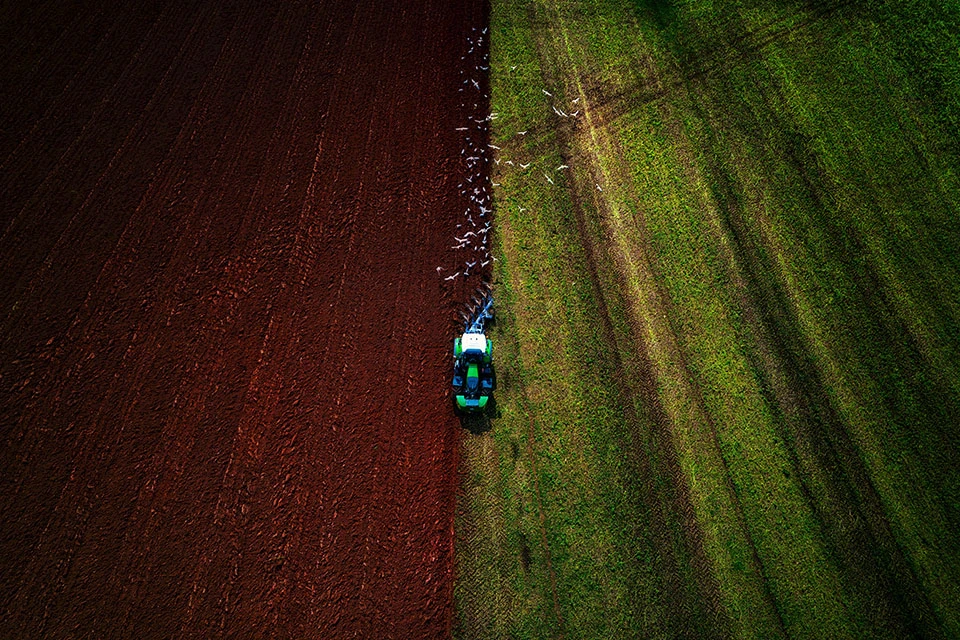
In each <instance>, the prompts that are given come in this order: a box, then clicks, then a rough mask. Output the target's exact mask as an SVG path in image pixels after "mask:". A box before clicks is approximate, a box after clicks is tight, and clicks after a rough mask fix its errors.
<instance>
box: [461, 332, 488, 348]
mask: <svg viewBox="0 0 960 640" xmlns="http://www.w3.org/2000/svg"><path fill="white" fill-rule="evenodd" d="M460 348H461V349H463V350H464V351H471V350H473V349H477V350H478V351H486V350H487V337H486V336H485V335H483V334H482V333H465V334H463V337H461V338H460Z"/></svg>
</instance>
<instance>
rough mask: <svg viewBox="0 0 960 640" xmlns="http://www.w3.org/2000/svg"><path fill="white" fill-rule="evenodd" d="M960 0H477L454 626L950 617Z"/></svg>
mask: <svg viewBox="0 0 960 640" xmlns="http://www.w3.org/2000/svg"><path fill="white" fill-rule="evenodd" d="M957 13H958V11H957V10H956V9H954V8H950V7H948V8H946V9H944V8H942V7H939V6H936V7H935V6H933V5H932V4H928V3H924V2H908V3H893V2H890V3H882V2H878V3H869V4H864V5H862V6H853V5H814V4H802V3H776V4H774V3H768V2H739V3H727V4H724V5H723V6H720V5H717V4H711V3H693V2H688V3H679V2H677V3H671V2H641V1H636V2H600V1H590V0H584V1H581V2H574V3H567V2H559V1H558V2H551V1H546V0H538V1H534V2H523V1H520V0H498V1H497V2H494V4H493V12H492V25H491V32H492V36H493V40H492V47H493V50H492V57H493V62H492V87H493V95H492V100H493V111H495V112H497V113H498V114H500V118H499V119H498V120H497V121H495V122H494V125H495V129H494V136H495V138H496V142H497V144H498V145H499V146H502V147H503V148H504V151H503V154H502V156H501V160H503V161H505V160H507V159H512V160H513V161H514V162H515V163H519V162H523V163H527V162H529V163H531V167H530V168H529V169H528V170H527V171H521V170H519V169H517V168H516V167H517V165H516V164H515V165H513V166H512V167H511V166H509V165H506V164H505V163H504V162H501V164H500V170H499V171H498V174H497V175H496V176H495V177H494V180H495V181H497V182H500V183H502V185H503V186H502V189H500V190H499V191H498V193H497V227H498V228H497V242H498V246H497V251H498V256H499V257H500V262H499V263H498V270H497V279H498V281H497V283H496V293H497V296H498V298H497V299H498V307H499V309H500V310H501V316H500V317H501V318H503V319H504V320H503V321H502V322H501V324H500V325H499V326H498V329H497V331H496V333H495V339H497V340H498V342H497V344H498V347H499V351H498V366H499V370H500V371H501V372H506V375H504V374H503V373H501V376H502V377H503V379H504V380H505V383H504V384H502V385H501V386H502V389H501V390H500V391H499V392H498V401H499V406H500V409H501V416H500V418H499V419H497V420H495V421H494V429H493V431H492V434H490V435H488V436H481V437H476V438H473V439H470V437H468V439H467V440H466V441H465V456H466V459H467V464H468V465H470V466H471V468H475V469H477V470H478V472H477V474H475V475H474V480H473V481H472V485H473V488H472V489H471V491H472V493H470V495H471V496H472V497H471V501H470V503H469V506H467V507H466V508H464V509H463V510H462V512H461V516H460V519H459V520H458V530H462V529H463V528H464V526H465V525H466V524H467V523H470V525H471V526H470V530H471V531H472V532H473V533H472V536H471V538H470V539H463V538H462V537H458V559H459V560H458V562H459V567H460V574H461V576H463V577H462V578H461V579H460V581H459V582H458V586H457V591H456V597H457V609H458V614H459V619H460V623H459V625H460V626H459V627H458V630H457V635H458V636H459V637H558V636H560V635H562V636H563V637H585V638H591V637H604V638H613V637H625V638H628V637H678V636H682V635H687V636H690V637H710V636H712V635H732V636H735V637H758V638H769V637H783V636H788V637H831V638H841V637H850V638H858V637H906V636H911V635H915V636H921V637H927V636H929V637H937V636H940V635H947V636H960V610H958V606H957V604H956V603H957V602H960V554H958V552H957V551H956V550H957V549H958V548H960V535H958V534H957V525H958V524H960V517H958V516H960V473H958V462H957V460H958V457H957V444H956V431H955V426H956V424H958V420H960V365H958V364H957V363H958V362H960V330H958V327H960V229H958V222H957V221H958V215H957V214H958V213H960V184H958V178H957V175H956V170H955V167H956V166H960V165H958V163H957V160H958V159H960V158H958V157H957V156H958V155H960V145H958V144H957V142H958V138H957V134H956V133H955V132H956V131H957V130H958V127H957V126H956V125H957V123H958V122H960V117H958V114H960V95H958V94H960V82H958V80H960V62H958V60H960V55H957V53H958V52H960V35H958V34H960V17H958V15H957ZM513 67H516V68H515V69H514V68H513ZM545 91H546V92H549V93H551V94H553V96H552V97H551V96H548V95H547V94H546V93H545ZM574 105H579V106H580V107H581V109H580V111H581V114H580V115H579V116H578V120H577V125H576V126H575V127H574V126H572V120H570V119H566V118H560V117H558V116H556V115H555V113H554V112H553V111H552V107H553V106H558V107H559V108H561V109H563V110H566V111H567V112H572V111H573V110H574V109H576V107H575V106H574ZM524 130H526V131H528V132H529V133H528V134H526V135H519V133H518V132H520V131H524ZM561 164H568V165H570V167H571V169H569V170H561V171H556V170H554V167H556V166H558V165H561ZM544 173H547V174H548V175H550V176H552V177H553V178H554V180H555V182H556V184H555V185H551V184H549V183H548V182H547V181H546V179H545V178H544V177H543V174H544ZM521 207H523V208H524V209H526V211H523V212H521V211H520V208H521ZM488 559H493V560H494V561H492V562H489V561H487V560H488ZM490 567H496V569H491V568H490ZM489 603H495V604H493V605H490V604H489Z"/></svg>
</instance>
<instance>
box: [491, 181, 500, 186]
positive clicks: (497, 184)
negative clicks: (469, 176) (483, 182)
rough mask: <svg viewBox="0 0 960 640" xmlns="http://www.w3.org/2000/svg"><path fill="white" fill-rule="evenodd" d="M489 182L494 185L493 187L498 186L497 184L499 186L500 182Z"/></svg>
mask: <svg viewBox="0 0 960 640" xmlns="http://www.w3.org/2000/svg"><path fill="white" fill-rule="evenodd" d="M490 184H492V185H493V186H495V187H499V186H500V183H499V182H491V183H490Z"/></svg>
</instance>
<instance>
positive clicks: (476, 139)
mask: <svg viewBox="0 0 960 640" xmlns="http://www.w3.org/2000/svg"><path fill="white" fill-rule="evenodd" d="M487 30H488V28H487V27H484V28H483V29H482V30H480V29H477V28H476V27H474V28H473V33H472V34H471V35H470V36H469V37H468V38H467V52H466V53H465V54H464V55H463V56H461V58H460V60H461V63H462V64H461V68H460V75H461V85H460V88H459V92H460V94H461V101H460V106H461V107H462V108H463V109H464V113H466V115H467V118H466V120H467V125H466V126H462V127H457V131H458V132H460V133H462V135H463V147H462V149H461V150H460V156H461V158H462V160H463V162H464V164H465V165H466V169H467V170H466V175H465V177H464V180H463V182H461V183H460V184H458V185H457V188H458V189H459V191H460V195H461V196H463V198H464V211H463V221H462V222H461V223H460V224H458V225H457V227H456V233H455V234H454V237H453V242H454V244H453V245H452V247H451V248H452V249H457V250H458V251H461V252H462V253H463V261H462V262H461V264H460V268H459V270H458V271H456V272H455V273H453V274H450V275H447V276H444V280H454V279H456V278H458V277H463V278H469V277H470V274H471V273H474V274H476V273H480V272H481V271H482V270H483V269H484V268H486V267H487V266H488V265H489V264H490V263H491V262H492V261H493V260H494V258H493V256H492V255H491V254H490V229H491V226H492V224H493V216H492V214H493V199H492V196H493V194H492V193H491V185H490V179H489V175H490V173H489V171H488V170H487V169H488V166H489V164H490V157H491V155H490V154H491V150H492V149H495V148H496V147H494V145H492V144H489V143H488V142H487V141H488V140H489V138H490V122H491V121H492V120H493V119H495V118H496V114H494V113H490V114H488V113H487V105H488V104H489V98H490V94H489V88H488V85H487V82H486V78H487V77H488V74H487V72H488V71H489V70H490V58H489V55H490V54H489V53H488V49H487V48H486V47H484V44H485V42H486V38H487ZM442 271H443V267H437V273H440V272H442ZM441 275H442V274H441Z"/></svg>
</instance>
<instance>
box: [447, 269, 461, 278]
mask: <svg viewBox="0 0 960 640" xmlns="http://www.w3.org/2000/svg"><path fill="white" fill-rule="evenodd" d="M458 275H460V272H459V271H457V272H456V273H455V274H453V275H452V276H449V277H446V278H444V280H453V279H454V278H456V277H457V276H458Z"/></svg>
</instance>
